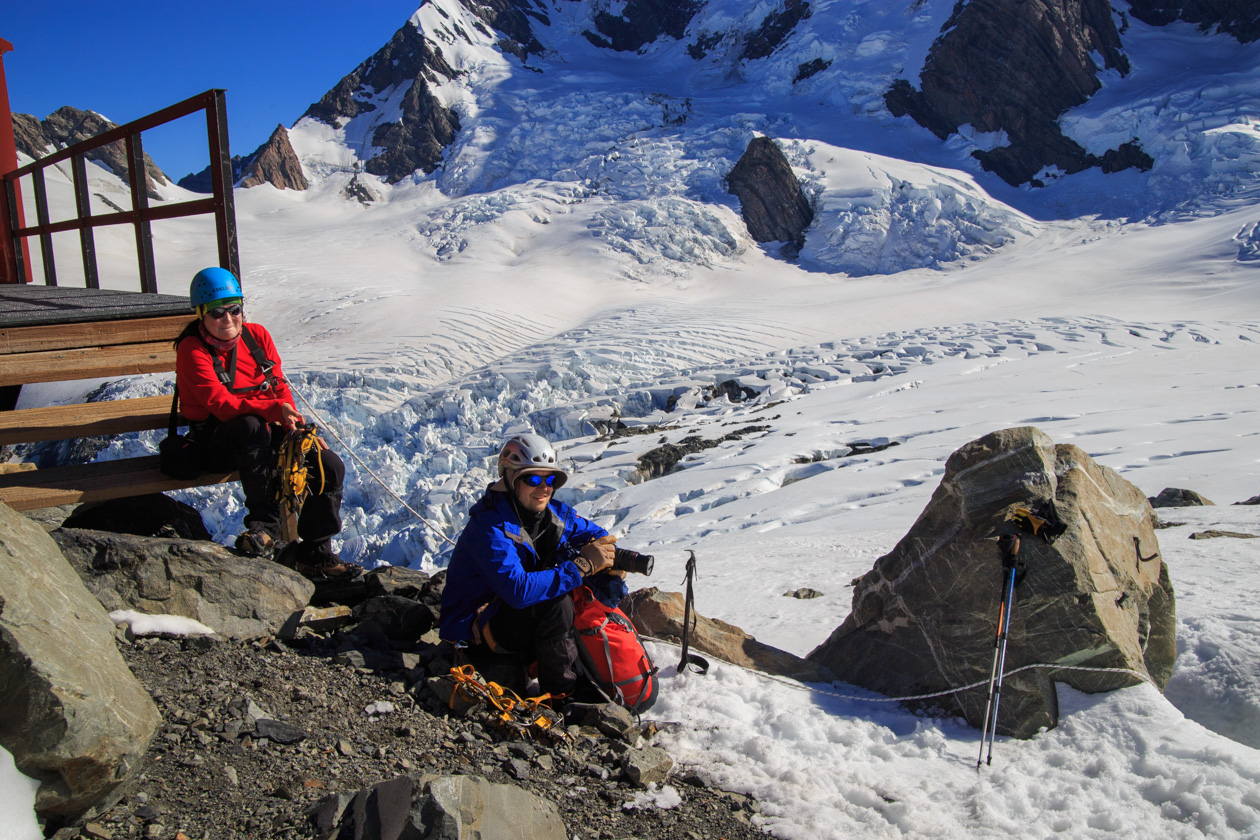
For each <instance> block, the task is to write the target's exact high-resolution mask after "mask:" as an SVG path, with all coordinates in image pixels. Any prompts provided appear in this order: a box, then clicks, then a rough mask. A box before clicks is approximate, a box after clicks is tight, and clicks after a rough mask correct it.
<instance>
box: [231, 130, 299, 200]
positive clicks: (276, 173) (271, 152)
mask: <svg viewBox="0 0 1260 840" xmlns="http://www.w3.org/2000/svg"><path fill="white" fill-rule="evenodd" d="M242 174H243V175H244V177H243V178H242V179H241V180H240V182H239V184H238V186H241V187H253V186H257V185H258V184H274V185H275V186H277V187H279V188H280V189H282V190H304V189H306V188H307V187H309V186H310V182H309V181H307V180H306V176H305V175H303V174H302V163H301V161H299V160H298V156H297V155H296V154H295V153H294V152H293V146H292V145H291V144H290V143H289V132H288V131H286V130H285V128H284V126H283V125H277V126H276V130H275V131H273V132H271V137H270V138H268V140H267V142H266V143H264V144H263V145H262V146H260V147H259V148H258V151H256V152H254V154H253V155H251V156H250V158H249V159H248V160H247V161H246V163H245V165H244V166H243V167H242Z"/></svg>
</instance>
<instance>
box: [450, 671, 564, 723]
mask: <svg viewBox="0 0 1260 840" xmlns="http://www.w3.org/2000/svg"><path fill="white" fill-rule="evenodd" d="M451 679H452V680H454V681H455V690H454V691H453V692H452V693H451V708H454V707H455V699H456V695H458V696H459V698H460V699H462V700H464V701H465V702H467V703H485V704H486V707H487V709H488V710H489V711H490V714H491V716H492V717H494V719H495V720H496V721H497V722H498V723H499V724H500V725H501V726H503V727H504V728H506V729H509V730H511V731H513V732H515V733H517V734H518V735H528V736H530V737H533V736H536V735H550V736H552V737H553V738H565V737H567V735H566V733H565V731H564V717H563V716H562V715H561V714H560V713H559V712H557V711H556V710H554V709H552V708H551V707H550V706H547V705H545V703H546V701H548V700H551V699H553V698H552V696H551V695H550V694H541V695H539V696H538V697H526V698H524V699H522V698H521V697H520V696H519V695H518V694H517V693H516V692H514V691H512V689H510V688H505V687H503V686H501V685H499V684H498V683H496V682H489V681H487V682H484V683H483V682H481V681H480V680H478V679H477V675H476V673H475V672H474V669H473V666H472V665H459V666H456V667H454V668H452V669H451Z"/></svg>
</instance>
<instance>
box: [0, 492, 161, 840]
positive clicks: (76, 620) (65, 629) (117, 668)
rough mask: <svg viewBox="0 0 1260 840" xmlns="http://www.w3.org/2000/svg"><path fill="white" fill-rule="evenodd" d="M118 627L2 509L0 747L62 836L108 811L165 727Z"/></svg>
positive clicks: (27, 525)
mask: <svg viewBox="0 0 1260 840" xmlns="http://www.w3.org/2000/svg"><path fill="white" fill-rule="evenodd" d="M160 722H161V721H160V718H159V716H158V711H157V708H156V707H155V706H154V704H153V701H152V700H151V699H150V698H149V695H148V693H147V692H146V691H145V690H144V688H143V687H142V686H141V685H140V683H139V682H137V681H136V678H135V677H134V676H132V674H131V672H130V671H129V670H128V669H127V666H126V664H125V663H124V662H123V660H122V657H120V656H119V654H118V650H117V648H116V647H115V645H114V624H113V622H111V621H110V620H109V616H108V615H106V614H105V610H104V609H102V608H101V605H100V604H99V603H98V602H97V600H96V599H95V598H93V597H92V594H91V593H90V592H88V590H87V589H86V588H85V587H84V586H83V583H82V582H81V581H80V580H79V578H78V576H77V575H76V574H75V572H74V570H73V569H72V568H71V567H70V564H69V563H67V562H66V561H65V558H63V557H62V556H61V552H60V551H58V550H57V545H56V544H55V543H54V542H53V541H52V539H51V538H50V537H49V536H48V534H47V532H46V531H44V529H43V528H41V527H40V526H38V525H36V524H35V523H34V522H31V521H30V520H28V519H26V518H24V517H22V516H19V515H18V514H16V513H14V512H13V511H12V510H11V509H9V507H8V506H7V505H2V504H0V746H3V747H4V748H5V749H6V750H8V751H9V752H10V753H12V754H13V758H14V761H15V763H16V764H17V768H18V769H19V770H20V771H22V773H24V774H26V775H27V776H29V777H30V778H32V779H34V780H36V781H38V782H39V783H40V787H39V791H38V792H37V793H36V797H35V810H36V812H37V813H38V814H39V816H40V817H42V818H43V819H45V820H47V821H48V823H49V825H50V826H51V827H52V828H53V829H55V828H57V827H58V826H60V825H63V824H66V823H70V822H73V821H74V820H76V819H78V818H81V817H83V816H84V815H90V814H92V813H94V812H95V811H97V810H100V809H103V808H107V807H108V806H109V805H110V804H112V802H113V801H115V800H116V799H117V798H118V796H119V794H120V793H121V790H120V789H121V787H122V786H123V785H124V784H126V783H127V782H128V781H129V780H131V779H132V778H133V777H135V776H136V775H137V773H138V772H139V770H140V767H141V763H142V760H143V758H144V755H145V752H146V751H147V750H148V748H149V744H150V742H151V741H152V740H153V736H154V735H155V734H156V732H157V728H158V725H159V724H160Z"/></svg>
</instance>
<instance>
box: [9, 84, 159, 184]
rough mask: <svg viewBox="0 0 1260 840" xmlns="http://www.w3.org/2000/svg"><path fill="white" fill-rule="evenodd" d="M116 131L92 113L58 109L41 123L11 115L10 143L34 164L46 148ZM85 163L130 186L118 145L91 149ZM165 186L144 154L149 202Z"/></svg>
mask: <svg viewBox="0 0 1260 840" xmlns="http://www.w3.org/2000/svg"><path fill="white" fill-rule="evenodd" d="M117 127H118V125H117V124H116V123H112V122H110V121H109V120H107V119H105V118H104V117H102V116H101V115H100V114H98V113H96V112H94V111H80V110H79V109H78V108H71V107H70V106H69V105H67V106H65V107H63V108H58V109H57V110H56V111H53V112H52V113H51V114H49V115H48V116H47V117H46V118H45V119H43V120H39V119H37V118H35V117H33V116H31V115H30V114H14V115H13V134H14V138H13V139H14V140H15V141H16V143H17V148H18V151H20V152H22V153H23V154H26V155H28V156H30V157H31V158H34V159H36V160H38V159H39V158H42V157H44V156H45V155H48V154H49V153H50V147H51V149H52V150H60V149H64V148H65V147H67V146H70V145H73V144H74V143H78V142H79V141H81V140H88V139H90V138H92V137H95V136H96V135H98V134H103V133H105V132H106V131H109V130H110V129H112V128H117ZM87 159H88V160H94V161H98V162H100V163H102V164H104V165H105V166H106V167H107V168H108V169H109V170H110V171H111V172H113V173H114V174H115V175H117V176H118V177H119V178H122V179H123V180H124V181H126V182H127V183H130V182H131V176H130V170H131V168H130V167H129V166H128V165H127V149H126V146H125V145H124V144H123V143H122V142H121V141H117V142H114V143H110V144H108V145H105V146H100V147H98V148H96V149H93V150H92V151H90V152H88V153H87ZM167 183H170V179H169V178H167V177H166V173H164V172H163V171H162V170H161V169H158V167H157V164H155V163H154V162H153V160H152V159H151V158H150V157H149V156H148V155H147V154H146V155H145V156H144V189H145V192H146V193H147V194H148V196H149V198H159V197H160V196H159V195H158V192H157V186H156V185H157V184H167Z"/></svg>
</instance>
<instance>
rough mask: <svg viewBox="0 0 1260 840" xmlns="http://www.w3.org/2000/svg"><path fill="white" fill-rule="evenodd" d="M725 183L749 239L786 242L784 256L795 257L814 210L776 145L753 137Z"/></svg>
mask: <svg viewBox="0 0 1260 840" xmlns="http://www.w3.org/2000/svg"><path fill="white" fill-rule="evenodd" d="M726 182H727V189H728V190H729V191H730V192H731V194H732V195H734V196H736V197H737V198H738V199H739V204H740V212H741V213H742V215H743V217H744V224H745V225H747V226H748V232H749V233H750V234H751V235H752V238H753V239H755V240H757V241H758V242H783V243H786V244H787V246H788V250H789V251H790V253H788V254H787V256H789V257H795V256H796V254H797V253H799V252H800V249H801V246H802V245H804V244H805V229H806V228H807V227H809V225H810V222H812V221H813V220H814V210H813V208H812V207H810V206H809V200H808V199H806V198H805V193H804V192H802V191H801V184H800V181H798V180H796V175H795V174H794V173H793V172H792V167H791V165H790V164H789V163H788V161H787V158H786V157H784V156H783V152H782V150H781V149H779V146H778V144H777V143H775V142H774V141H773V140H771V139H770V138H769V137H756V138H754V139H753V141H752V142H751V143H749V144H748V148H747V149H746V150H745V151H744V154H743V156H741V157H740V159H739V162H738V163H736V164H735V168H734V169H732V170H731V174H730V175H728V176H727V177H726Z"/></svg>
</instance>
